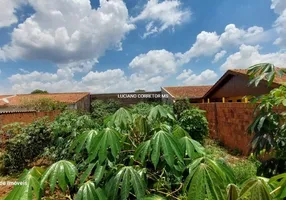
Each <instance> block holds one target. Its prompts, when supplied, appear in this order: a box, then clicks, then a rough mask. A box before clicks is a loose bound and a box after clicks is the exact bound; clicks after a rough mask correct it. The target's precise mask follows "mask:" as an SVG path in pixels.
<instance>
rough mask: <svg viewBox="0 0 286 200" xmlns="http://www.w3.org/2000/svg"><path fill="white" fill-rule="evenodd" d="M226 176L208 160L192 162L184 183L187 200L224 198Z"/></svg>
mask: <svg viewBox="0 0 286 200" xmlns="http://www.w3.org/2000/svg"><path fill="white" fill-rule="evenodd" d="M226 177H227V174H225V173H224V171H223V169H222V168H220V165H219V164H217V163H216V161H213V160H211V159H209V158H206V157H202V158H198V159H196V160H194V161H193V162H192V163H191V165H190V166H189V175H188V177H187V179H186V181H185V183H184V191H187V193H188V199H189V200H205V199H209V200H210V199H214V200H220V199H224V197H225V193H224V192H225V191H224V190H225V187H226V185H228V183H227V180H228V179H227V178H226Z"/></svg>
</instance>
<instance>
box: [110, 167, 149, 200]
mask: <svg viewBox="0 0 286 200" xmlns="http://www.w3.org/2000/svg"><path fill="white" fill-rule="evenodd" d="M119 188H120V198H119V196H118V193H119ZM131 189H133V191H134V193H135V195H136V198H137V199H140V198H142V197H143V196H144V195H145V189H146V183H145V181H144V179H143V178H142V177H141V176H140V174H139V173H138V171H136V170H135V169H134V168H133V167H123V168H121V169H120V170H119V171H118V173H117V174H116V175H115V177H113V178H111V180H110V182H109V183H108V185H107V191H108V198H109V199H111V200H117V199H122V200H125V199H127V198H128V197H129V196H130V192H131Z"/></svg>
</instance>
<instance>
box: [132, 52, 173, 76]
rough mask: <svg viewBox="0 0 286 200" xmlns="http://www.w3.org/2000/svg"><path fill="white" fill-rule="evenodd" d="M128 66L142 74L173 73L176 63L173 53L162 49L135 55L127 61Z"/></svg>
mask: <svg viewBox="0 0 286 200" xmlns="http://www.w3.org/2000/svg"><path fill="white" fill-rule="evenodd" d="M129 67H130V68H131V69H134V70H137V71H139V72H140V73H143V74H147V75H157V74H172V73H175V72H176V70H177V67H178V65H177V60H176V57H175V55H174V54H173V53H171V52H169V51H166V50H165V49H162V50H151V51H149V52H148V53H146V54H140V55H139V56H136V57H135V58H134V59H133V60H132V61H131V62H130V63H129Z"/></svg>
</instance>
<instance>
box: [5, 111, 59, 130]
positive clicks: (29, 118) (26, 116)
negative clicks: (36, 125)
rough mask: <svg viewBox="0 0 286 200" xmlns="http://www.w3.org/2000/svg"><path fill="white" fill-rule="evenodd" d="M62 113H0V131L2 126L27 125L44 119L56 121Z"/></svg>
mask: <svg viewBox="0 0 286 200" xmlns="http://www.w3.org/2000/svg"><path fill="white" fill-rule="evenodd" d="M59 114H60V111H51V112H19V113H2V114H1V113H0V129H1V127H2V126H4V125H7V124H11V123H14V122H22V123H25V124H28V123H32V122H34V121H36V120H38V119H41V118H43V117H48V118H49V120H51V121H52V120H54V119H55V118H56V117H57V116H58V115H59Z"/></svg>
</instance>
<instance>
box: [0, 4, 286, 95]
mask: <svg viewBox="0 0 286 200" xmlns="http://www.w3.org/2000/svg"><path fill="white" fill-rule="evenodd" d="M2 1H3V3H2ZM2 1H1V4H0V9H1V11H3V12H1V14H0V71H1V72H0V94H6V93H9V94H14V93H29V92H31V91H32V90H34V89H44V90H48V91H49V92H72V91H89V92H92V93H103V92H127V91H134V90H136V89H145V90H148V91H152V90H159V89H160V87H161V86H175V85H209V84H213V83H214V82H215V81H217V79H218V78H219V77H220V76H221V75H222V74H223V73H224V72H225V71H226V70H228V69H235V68H247V67H249V66H251V65H253V64H256V63H259V62H271V63H273V64H275V65H277V66H280V67H286V66H285V65H286V51H285V46H286V1H285V0H251V1H249V0H240V1H237V0H203V1H202V0H138V1H134V0H123V1H122V0H109V1H107V0H69V1H66V0H49V1H46V0H45V1H43V0H2Z"/></svg>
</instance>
